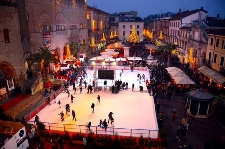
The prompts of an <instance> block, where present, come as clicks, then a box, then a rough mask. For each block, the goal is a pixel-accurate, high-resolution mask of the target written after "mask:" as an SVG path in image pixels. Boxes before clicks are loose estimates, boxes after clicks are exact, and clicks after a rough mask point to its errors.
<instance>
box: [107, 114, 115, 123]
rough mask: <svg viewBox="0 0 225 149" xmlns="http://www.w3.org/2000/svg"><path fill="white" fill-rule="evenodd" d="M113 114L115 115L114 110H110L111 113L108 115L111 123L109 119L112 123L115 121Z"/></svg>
mask: <svg viewBox="0 0 225 149" xmlns="http://www.w3.org/2000/svg"><path fill="white" fill-rule="evenodd" d="M112 115H113V113H112V112H109V115H108V117H109V119H108V123H109V120H110V121H111V124H112V122H113V121H114V119H113V117H112Z"/></svg>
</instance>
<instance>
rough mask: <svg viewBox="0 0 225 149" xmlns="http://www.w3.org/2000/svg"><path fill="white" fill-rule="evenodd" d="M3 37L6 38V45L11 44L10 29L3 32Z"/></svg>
mask: <svg viewBox="0 0 225 149" xmlns="http://www.w3.org/2000/svg"><path fill="white" fill-rule="evenodd" d="M3 36H4V40H5V43H10V39H9V30H8V29H6V28H5V29H4V30H3Z"/></svg>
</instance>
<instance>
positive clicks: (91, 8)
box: [87, 6, 109, 15]
mask: <svg viewBox="0 0 225 149" xmlns="http://www.w3.org/2000/svg"><path fill="white" fill-rule="evenodd" d="M87 10H93V11H98V12H100V13H104V14H107V15H109V13H107V12H105V11H102V10H100V9H97V8H94V7H91V6H87Z"/></svg>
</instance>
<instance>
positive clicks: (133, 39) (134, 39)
mask: <svg viewBox="0 0 225 149" xmlns="http://www.w3.org/2000/svg"><path fill="white" fill-rule="evenodd" d="M138 41H139V38H138V35H137V31H136V29H135V27H134V26H133V27H132V31H131V33H130V36H129V42H131V43H137V42H138Z"/></svg>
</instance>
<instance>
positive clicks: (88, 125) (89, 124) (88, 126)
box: [87, 122, 91, 130]
mask: <svg viewBox="0 0 225 149" xmlns="http://www.w3.org/2000/svg"><path fill="white" fill-rule="evenodd" d="M87 128H88V129H89V130H90V129H91V122H89V123H88V124H87Z"/></svg>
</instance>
